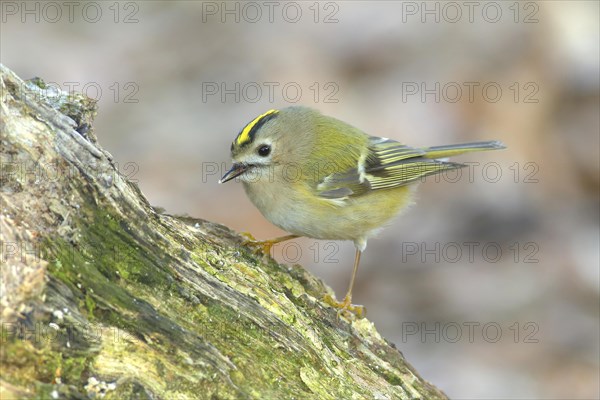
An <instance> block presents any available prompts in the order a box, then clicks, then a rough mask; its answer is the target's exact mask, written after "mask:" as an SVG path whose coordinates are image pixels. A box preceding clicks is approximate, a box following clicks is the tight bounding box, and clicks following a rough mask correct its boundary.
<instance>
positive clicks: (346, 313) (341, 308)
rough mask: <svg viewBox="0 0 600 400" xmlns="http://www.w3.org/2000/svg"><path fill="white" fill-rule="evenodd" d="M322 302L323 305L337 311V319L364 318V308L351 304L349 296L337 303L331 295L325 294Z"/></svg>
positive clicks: (365, 311)
mask: <svg viewBox="0 0 600 400" xmlns="http://www.w3.org/2000/svg"><path fill="white" fill-rule="evenodd" d="M323 301H324V302H325V304H327V305H330V306H331V307H333V308H337V309H338V311H337V317H338V319H341V318H342V317H346V318H347V319H354V318H359V319H361V318H364V317H365V315H366V313H367V310H366V309H365V307H364V306H361V305H358V304H352V298H351V297H349V296H346V297H344V300H343V301H337V300H336V299H334V298H333V297H332V296H331V295H328V294H326V295H325V297H324V298H323Z"/></svg>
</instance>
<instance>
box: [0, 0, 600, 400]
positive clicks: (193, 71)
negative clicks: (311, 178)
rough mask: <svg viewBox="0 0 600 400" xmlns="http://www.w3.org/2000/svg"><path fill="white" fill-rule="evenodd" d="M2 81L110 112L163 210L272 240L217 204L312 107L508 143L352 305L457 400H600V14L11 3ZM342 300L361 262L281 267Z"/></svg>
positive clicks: (322, 244) (129, 162)
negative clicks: (250, 144) (238, 159)
mask: <svg viewBox="0 0 600 400" xmlns="http://www.w3.org/2000/svg"><path fill="white" fill-rule="evenodd" d="M1 6H2V16H1V17H2V21H1V24H2V26H1V62H2V63H3V64H5V65H6V66H8V67H9V68H11V69H12V70H14V71H15V72H16V73H17V74H18V75H20V76H21V77H22V78H31V77H34V76H39V77H42V78H43V79H44V80H46V81H47V82H48V83H49V84H50V85H51V86H53V85H54V86H56V87H60V88H61V89H63V90H67V91H69V90H72V91H76V92H83V93H86V94H87V95H88V96H89V97H92V98H96V99H98V102H99V112H98V116H97V118H96V123H95V133H96V135H97V136H98V138H99V141H100V143H101V144H102V146H103V147H104V148H105V149H107V150H108V151H109V152H111V153H112V154H113V156H114V158H115V160H116V161H117V162H118V164H119V168H120V170H121V171H122V172H123V173H124V174H125V175H127V176H128V177H129V178H130V179H134V180H137V182H138V184H139V186H140V188H141V189H142V191H143V193H144V194H145V195H146V196H147V198H148V199H149V201H150V202H151V203H152V204H153V205H156V206H161V207H163V208H165V209H166V211H167V212H168V213H172V214H189V215H191V216H194V217H198V218H203V219H208V220H212V221H216V222H220V223H222V224H225V225H228V226H229V227H231V228H233V229H236V230H238V231H250V232H252V233H253V234H254V235H255V236H256V237H257V238H260V239H265V238H271V237H274V236H278V235H281V234H283V232H281V231H280V230H278V229H277V228H275V227H274V226H272V225H271V224H270V223H269V222H267V221H266V220H265V219H264V218H263V217H262V216H261V215H260V213H259V212H258V211H257V210H256V209H255V208H254V207H253V206H252V204H251V203H250V201H249V200H248V199H247V198H246V196H245V194H244V192H243V188H242V185H241V184H239V183H235V182H231V183H228V184H226V185H218V184H217V180H218V178H219V177H220V175H221V174H222V173H223V172H224V171H225V170H226V169H227V168H228V167H229V166H230V165H231V164H230V159H229V146H230V143H231V141H232V140H233V138H234V137H235V136H236V134H237V133H238V131H239V130H240V129H241V128H242V127H243V126H244V125H245V124H246V123H247V122H248V121H250V120H251V119H253V118H254V117H255V116H256V115H258V114H259V113H262V112H264V111H265V110H267V109H270V108H281V107H286V106H289V105H294V104H300V105H305V106H310V107H315V108H318V109H319V110H321V111H322V112H323V113H325V114H328V115H332V116H335V117H337V118H340V119H342V120H344V121H347V122H349V123H351V124H353V125H355V126H357V127H359V128H361V129H363V130H364V131H366V132H368V133H370V134H373V135H379V136H386V137H389V138H393V139H397V140H399V141H402V142H405V143H407V144H410V145H413V146H431V145H440V144H450V143H458V142H463V141H471V140H491V139H498V140H501V141H503V142H504V143H505V144H506V145H507V147H508V148H507V149H506V150H503V151H495V152H489V153H478V154H473V155H469V156H463V157H462V158H461V159H460V160H461V161H464V162H467V163H469V168H468V169H464V170H462V174H460V175H456V174H452V175H450V174H448V175H446V176H442V177H438V178H435V177H430V178H427V180H426V182H425V183H423V184H422V185H420V188H419V191H418V197H417V202H416V203H415V205H414V206H412V207H411V208H410V209H409V210H408V211H407V212H405V213H404V215H402V216H401V217H399V218H398V219H397V220H396V221H395V222H394V223H393V224H391V225H390V226H389V227H388V228H387V229H385V230H384V231H382V232H381V234H380V235H379V236H378V237H377V238H375V239H372V240H371V241H370V242H369V247H368V249H367V251H366V252H365V254H364V255H363V258H362V265H361V268H360V271H359V275H358V278H357V284H356V287H355V292H354V293H355V297H354V299H353V300H355V302H357V303H359V304H364V305H366V306H367V309H368V317H369V319H371V320H372V321H374V322H375V324H376V326H377V328H378V329H379V331H380V332H381V334H382V335H383V336H385V337H386V338H387V339H388V340H389V341H391V342H393V343H395V344H396V345H397V347H398V348H399V349H400V350H401V351H402V352H403V353H404V355H405V356H406V357H407V359H408V360H409V361H410V362H411V363H412V364H413V365H414V366H415V367H416V368H417V370H418V371H419V372H420V373H421V375H422V376H424V377H425V378H426V379H428V380H430V381H431V382H433V383H434V384H435V385H436V386H438V387H439V388H441V389H442V390H444V391H445V392H446V393H447V394H448V395H449V396H450V397H452V398H455V399H492V398H493V399H498V398H510V399H524V398H528V399H533V398H536V399H563V398H570V399H597V398H598V397H599V396H600V393H599V358H600V329H599V321H600V318H599V297H600V296H599V294H600V280H599V264H600V262H599V246H600V244H599V243H600V238H599V235H600V233H599V227H600V224H599V218H600V216H599V207H598V205H599V169H600V164H599V154H598V153H599V148H600V143H599V137H600V131H599V129H600V123H599V113H600V112H599V110H600V107H599V84H600V82H599V79H600V78H599V75H600V73H599V58H600V55H599V35H600V32H599V22H598V20H599V11H600V10H599V3H598V2H594V1H586V2H577V1H565V2H560V1H551V2H550V1H546V2H527V1H524V2H478V1H475V2H450V3H446V2H410V1H404V2H400V1H398V2H373V1H352V2H350V1H341V2H339V1H336V2H320V3H316V2H277V1H275V2H227V3H223V2H199V1H198V2H196V1H185V2H184V1H181V2H177V1H174V2H161V1H152V2H149V1H148V2H64V3H63V2H34V1H32V2H11V1H4V2H2V3H1ZM274 255H275V257H276V258H277V259H278V260H280V261H281V262H285V263H299V264H301V265H303V266H304V267H305V268H307V269H308V270H310V271H312V272H313V273H314V274H315V275H317V276H319V277H320V278H322V279H323V280H324V281H325V282H326V283H327V284H328V285H330V286H331V287H332V288H333V289H334V290H335V292H336V294H337V295H338V297H342V296H343V294H344V292H345V290H346V286H347V283H348V280H349V278H350V273H351V269H352V261H353V257H354V250H353V245H352V244H351V243H343V242H327V241H315V240H311V239H301V240H298V241H295V242H291V243H288V244H286V245H279V246H278V247H276V248H275V249H274Z"/></svg>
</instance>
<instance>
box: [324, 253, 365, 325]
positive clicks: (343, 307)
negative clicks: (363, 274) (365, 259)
mask: <svg viewBox="0 0 600 400" xmlns="http://www.w3.org/2000/svg"><path fill="white" fill-rule="evenodd" d="M360 255H361V251H360V250H358V249H356V256H355V257H354V269H353V270H352V277H351V278H350V285H349V286H348V292H347V293H346V296H345V297H344V300H343V301H341V302H339V301H337V300H336V299H334V298H333V297H331V296H330V295H325V298H324V299H323V300H324V301H325V303H327V304H329V305H330V306H332V307H334V308H338V309H339V310H338V313H337V314H338V318H339V317H341V316H342V314H347V313H351V314H354V315H355V316H357V317H358V318H363V317H364V316H365V308H364V307H363V306H361V305H357V304H352V288H353V287H354V279H355V278H356V273H357V272H358V264H359V263H360Z"/></svg>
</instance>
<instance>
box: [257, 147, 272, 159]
mask: <svg viewBox="0 0 600 400" xmlns="http://www.w3.org/2000/svg"><path fill="white" fill-rule="evenodd" d="M269 154H271V146H269V145H268V144H263V145H262V146H260V147H259V148H258V155H259V156H261V157H266V156H268V155H269Z"/></svg>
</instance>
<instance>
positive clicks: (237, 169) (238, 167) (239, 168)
mask: <svg viewBox="0 0 600 400" xmlns="http://www.w3.org/2000/svg"><path fill="white" fill-rule="evenodd" d="M248 168H249V165H248V164H243V163H235V164H233V167H231V169H230V170H229V171H227V172H225V175H223V176H222V177H221V179H219V183H225V182H227V181H230V180H232V179H233V178H236V177H238V176H240V175H241V174H243V173H244V172H246V171H247V170H248Z"/></svg>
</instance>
